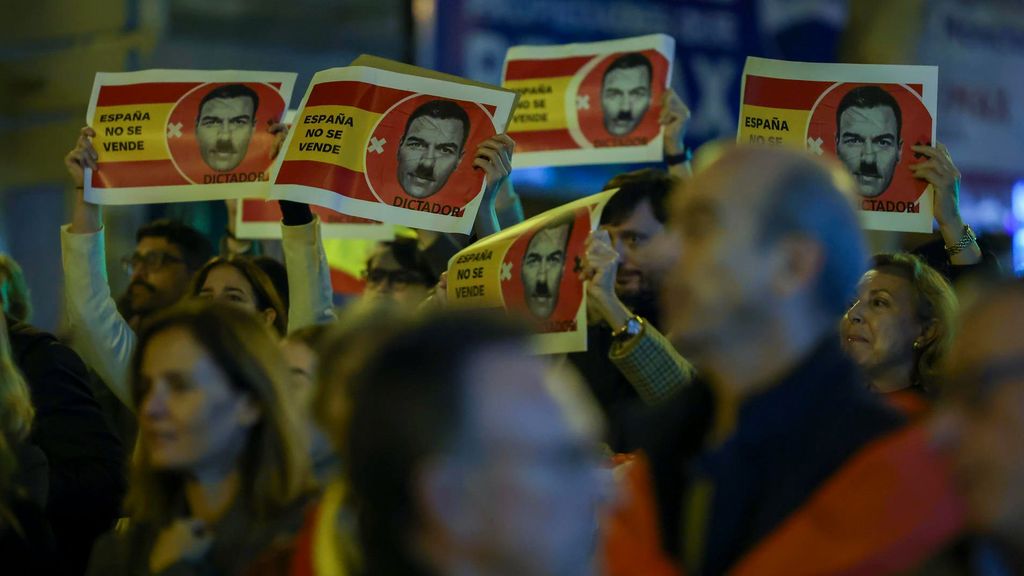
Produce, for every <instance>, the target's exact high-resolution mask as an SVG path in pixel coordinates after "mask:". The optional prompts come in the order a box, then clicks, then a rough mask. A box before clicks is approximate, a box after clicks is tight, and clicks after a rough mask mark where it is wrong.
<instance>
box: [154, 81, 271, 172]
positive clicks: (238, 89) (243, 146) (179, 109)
mask: <svg viewBox="0 0 1024 576" xmlns="http://www.w3.org/2000/svg"><path fill="white" fill-rule="evenodd" d="M217 90H223V91H224V92H222V93H223V94H224V95H225V97H224V98H216V97H215V98H213V99H212V100H211V102H214V101H216V100H220V101H221V103H222V104H223V103H226V106H223V107H219V108H215V109H213V110H211V109H210V108H209V107H208V108H207V112H208V115H207V116H206V117H204V118H200V117H199V113H200V108H201V106H202V103H203V99H204V98H206V97H207V95H209V94H211V93H213V92H215V91H217ZM253 93H254V94H256V97H257V98H258V100H259V101H258V104H256V110H255V119H254V120H252V121H251V126H246V125H245V124H244V123H243V122H242V121H241V120H236V122H235V123H234V124H232V122H231V120H232V119H233V118H238V117H239V116H240V114H239V112H242V115H244V113H245V112H246V111H248V110H251V106H250V105H249V104H248V102H249V101H250V99H251V97H248V98H247V97H246V96H249V95H250V94H253ZM284 109H285V102H284V99H283V98H281V94H280V93H279V92H278V91H277V89H276V88H274V87H273V86H271V85H269V84H263V83H260V82H213V83H207V84H200V85H199V86H196V87H195V88H193V89H192V90H190V91H189V92H188V93H187V94H185V95H184V96H182V97H181V99H179V100H178V102H177V103H176V104H175V105H174V109H173V110H172V111H171V114H170V116H169V117H168V119H167V127H166V132H165V136H166V138H167V150H168V151H169V152H170V155H171V161H172V162H173V163H174V166H175V168H177V169H178V172H180V173H181V175H182V176H184V177H185V178H187V179H188V180H189V181H191V182H192V183H194V184H217V183H224V182H246V181H255V180H259V179H261V178H260V177H261V176H262V179H264V180H265V179H266V171H267V169H268V168H270V165H271V164H272V163H273V158H271V157H270V154H271V151H272V150H273V146H274V138H275V136H274V135H273V134H271V133H270V131H269V129H270V126H271V125H273V124H275V123H277V122H279V121H280V119H281V117H282V115H283V114H284ZM201 122H205V125H204V127H203V128H200V123H201ZM201 148H204V149H206V150H207V151H208V152H207V158H209V162H212V163H213V165H211V164H210V163H208V161H207V159H205V158H204V153H203V152H202V151H201ZM232 176H234V177H232Z"/></svg>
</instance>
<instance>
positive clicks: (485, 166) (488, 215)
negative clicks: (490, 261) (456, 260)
mask: <svg viewBox="0 0 1024 576" xmlns="http://www.w3.org/2000/svg"><path fill="white" fill-rule="evenodd" d="M515 149H516V143H515V141H514V140H512V138H510V137H509V136H508V134H498V135H496V136H494V137H493V138H489V139H487V140H484V141H483V142H482V143H480V146H479V147H478V148H477V150H476V157H475V158H474V159H473V167H474V168H478V169H480V170H483V171H484V174H485V175H486V184H487V188H486V190H485V191H484V199H483V201H482V202H481V203H480V211H479V212H478V213H477V216H476V222H474V224H473V232H475V233H476V236H477V238H483V237H485V236H490V235H491V234H494V233H495V232H497V231H499V230H501V222H500V221H499V218H498V206H499V198H500V206H501V208H502V209H503V210H507V209H508V208H509V205H510V204H513V203H514V202H516V201H518V197H514V198H513V196H514V195H515V191H514V190H512V188H511V183H509V174H511V173H512V154H513V153H514V152H515Z"/></svg>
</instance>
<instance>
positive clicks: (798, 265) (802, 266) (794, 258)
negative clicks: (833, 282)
mask: <svg viewBox="0 0 1024 576" xmlns="http://www.w3.org/2000/svg"><path fill="white" fill-rule="evenodd" d="M771 252H772V255H771V256H770V257H771V258H772V260H773V262H772V266H773V267H774V268H775V269H774V270H773V271H772V272H773V275H774V280H773V282H772V285H773V287H774V288H775V291H776V293H777V294H778V295H779V296H782V297H788V296H792V295H793V294H796V293H798V292H801V291H805V290H808V289H809V287H811V286H813V285H814V284H816V283H817V280H818V278H819V277H820V276H821V270H822V268H824V267H825V250H824V249H823V248H822V246H821V243H819V242H818V241H816V240H814V239H813V238H810V237H809V236H804V235H792V236H789V237H787V238H783V239H781V240H779V241H778V242H777V243H776V245H775V246H774V247H773V248H772V250H771Z"/></svg>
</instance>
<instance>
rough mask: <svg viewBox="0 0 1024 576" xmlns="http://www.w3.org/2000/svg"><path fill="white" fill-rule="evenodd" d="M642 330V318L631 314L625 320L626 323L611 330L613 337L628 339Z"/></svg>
mask: <svg viewBox="0 0 1024 576" xmlns="http://www.w3.org/2000/svg"><path fill="white" fill-rule="evenodd" d="M643 331H644V319H643V318H641V317H639V316H633V317H631V318H629V319H628V320H626V323H625V324H623V325H622V326H619V327H618V328H616V329H615V330H612V338H613V339H623V340H628V339H630V338H634V337H636V336H639V335H640V333H641V332H643Z"/></svg>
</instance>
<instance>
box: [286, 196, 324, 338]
mask: <svg viewBox="0 0 1024 576" xmlns="http://www.w3.org/2000/svg"><path fill="white" fill-rule="evenodd" d="M281 245H282V248H283V249H284V265H285V268H286V269H287V270H288V297H289V300H290V302H289V305H288V332H289V333H291V332H294V331H295V330H297V329H299V328H304V327H306V326H311V325H313V324H326V323H328V322H332V321H334V320H335V319H336V316H335V314H334V300H333V292H332V290H331V269H330V268H329V267H328V266H327V253H326V252H324V243H323V240H322V239H321V237H320V219H319V218H318V217H316V216H314V217H313V221H312V222H310V223H308V224H302V225H299V226H285V225H284V224H281Z"/></svg>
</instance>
